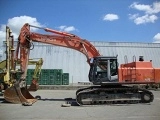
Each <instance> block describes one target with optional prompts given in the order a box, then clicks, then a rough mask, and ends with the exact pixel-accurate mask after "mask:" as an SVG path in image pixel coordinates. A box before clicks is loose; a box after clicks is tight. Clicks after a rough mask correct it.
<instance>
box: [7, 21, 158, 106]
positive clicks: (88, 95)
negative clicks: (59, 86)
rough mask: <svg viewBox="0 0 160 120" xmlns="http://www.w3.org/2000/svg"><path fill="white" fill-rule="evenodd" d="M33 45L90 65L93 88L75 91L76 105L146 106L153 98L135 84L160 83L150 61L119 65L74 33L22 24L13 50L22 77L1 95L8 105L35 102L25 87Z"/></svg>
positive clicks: (142, 60)
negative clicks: (73, 53)
mask: <svg viewBox="0 0 160 120" xmlns="http://www.w3.org/2000/svg"><path fill="white" fill-rule="evenodd" d="M31 27H36V28H39V29H43V30H45V31H46V32H50V33H52V34H39V33H34V32H31V31H30V29H31ZM33 42H41V43H46V44H51V45H56V46H62V47H67V48H71V49H74V50H77V51H79V52H81V53H83V54H84V55H85V56H86V58H87V62H88V64H89V65H90V70H89V75H88V77H89V81H90V82H92V83H93V85H92V86H90V87H87V88H82V89H78V90H77V91H76V101H77V103H78V104H79V105H99V104H117V103H150V102H152V101H153V99H154V95H153V94H152V92H151V91H149V90H146V89H142V88H139V87H135V84H137V85H139V84H153V83H159V82H160V74H159V73H160V68H153V67H152V62H151V61H144V59H143V57H142V56H141V57H140V59H139V61H133V62H131V63H125V64H121V65H119V64H118V60H117V56H102V55H101V54H100V53H99V52H98V50H97V49H96V48H95V47H94V46H93V45H92V44H91V43H90V42H89V41H87V40H84V39H81V38H80V37H78V36H76V35H74V34H70V33H66V32H61V31H56V30H52V29H48V28H40V27H37V26H33V25H29V24H28V23H26V24H24V26H23V27H22V28H21V31H20V34H19V38H18V45H17V48H18V49H17V51H16V56H17V58H18V55H20V58H19V59H20V66H21V67H20V68H21V72H22V74H21V78H20V79H19V80H17V82H16V83H15V84H14V86H12V87H10V88H8V89H7V90H6V91H5V93H4V97H5V99H6V100H7V101H9V102H13V103H14V102H15V101H16V102H17V103H18V102H21V103H26V104H33V103H34V102H35V101H36V99H35V98H34V97H33V96H31V95H30V94H28V93H29V92H28V90H27V89H26V88H25V78H26V72H27V67H28V59H29V54H30V50H31V48H33ZM26 93H27V94H26Z"/></svg>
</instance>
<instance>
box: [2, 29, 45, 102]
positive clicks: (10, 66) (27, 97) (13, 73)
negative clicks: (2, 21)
mask: <svg viewBox="0 0 160 120" xmlns="http://www.w3.org/2000/svg"><path fill="white" fill-rule="evenodd" d="M11 33H12V32H11V30H10V28H9V27H6V42H5V43H6V60H3V61H1V62H0V90H4V98H5V100H7V101H8V99H9V98H8V97H7V96H8V95H9V96H13V99H12V100H11V102H12V103H22V104H24V103H25V102H26V101H32V103H33V102H34V101H36V99H35V98H34V97H33V96H32V95H31V94H30V93H29V92H28V89H27V85H26V84H25V85H26V87H25V88H24V86H23V88H22V89H21V88H20V89H21V90H19V89H17V88H16V85H17V84H16V83H17V81H18V79H17V75H18V74H22V73H21V72H19V70H17V67H18V66H19V65H20V64H19V63H20V61H19V60H18V59H16V57H15V55H14V51H15V50H14V37H13V36H12V35H11ZM28 64H29V65H36V67H35V70H34V74H33V78H32V83H31V85H30V87H29V90H30V91H36V90H37V89H38V80H39V76H40V72H41V66H42V64H43V59H42V58H39V60H34V59H29V61H28ZM7 88H10V89H7ZM19 91H21V93H19ZM14 92H16V93H14ZM20 94H22V95H20ZM14 95H15V97H14ZM19 95H20V96H19ZM17 96H18V97H17ZM28 105H29V104H28Z"/></svg>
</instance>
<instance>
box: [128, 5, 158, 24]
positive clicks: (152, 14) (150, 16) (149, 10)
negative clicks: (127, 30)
mask: <svg viewBox="0 0 160 120" xmlns="http://www.w3.org/2000/svg"><path fill="white" fill-rule="evenodd" d="M129 7H130V8H132V9H136V10H138V11H142V12H144V13H143V14H144V15H141V16H140V15H139V14H138V13H136V14H133V15H131V14H129V19H131V20H133V21H134V23H135V24H136V25H140V24H145V23H155V21H156V20H157V19H158V17H157V15H156V14H157V13H159V12H160V2H153V4H152V5H144V4H139V3H138V2H134V3H133V4H131V5H130V6H129Z"/></svg>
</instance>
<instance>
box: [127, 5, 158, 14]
mask: <svg viewBox="0 0 160 120" xmlns="http://www.w3.org/2000/svg"><path fill="white" fill-rule="evenodd" d="M130 8H133V9H136V10H139V11H144V12H145V13H146V14H155V13H159V12H160V2H154V3H153V5H144V4H138V2H134V3H133V4H131V5H130Z"/></svg>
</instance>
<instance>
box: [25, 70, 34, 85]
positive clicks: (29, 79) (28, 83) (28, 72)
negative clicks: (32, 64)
mask: <svg viewBox="0 0 160 120" xmlns="http://www.w3.org/2000/svg"><path fill="white" fill-rule="evenodd" d="M33 74H34V69H28V70H27V76H26V82H27V85H30V84H31V82H32V79H33Z"/></svg>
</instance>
